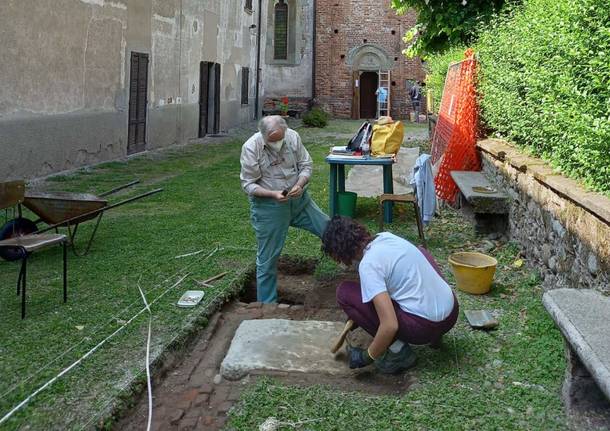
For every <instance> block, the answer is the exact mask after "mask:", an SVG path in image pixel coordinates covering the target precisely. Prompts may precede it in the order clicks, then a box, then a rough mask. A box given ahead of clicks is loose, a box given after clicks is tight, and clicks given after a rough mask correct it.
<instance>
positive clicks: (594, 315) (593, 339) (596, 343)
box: [542, 289, 610, 421]
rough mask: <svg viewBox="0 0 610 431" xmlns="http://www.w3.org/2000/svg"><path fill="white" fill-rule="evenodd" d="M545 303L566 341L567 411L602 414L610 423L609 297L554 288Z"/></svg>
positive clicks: (564, 391) (545, 298) (565, 388)
mask: <svg viewBox="0 0 610 431" xmlns="http://www.w3.org/2000/svg"><path fill="white" fill-rule="evenodd" d="M542 302H543V303H544V306H545V307H546V309H547V311H548V312H549V313H550V315H551V316H552V317H553V320H555V323H556V324H557V326H558V327H559V329H560V330H561V333H562V334H563V337H564V339H565V341H566V356H567V358H566V359H567V362H568V366H567V372H566V378H565V381H564V385H563V399H564V403H565V405H566V408H567V409H568V411H569V412H570V413H579V412H582V411H589V412H590V411H595V412H601V413H602V416H605V418H604V419H605V420H609V421H610V403H609V402H608V400H610V297H608V296H604V295H603V294H601V293H600V292H597V291H595V290H589V289H555V290H550V291H548V292H546V293H545V294H544V296H543V298H542Z"/></svg>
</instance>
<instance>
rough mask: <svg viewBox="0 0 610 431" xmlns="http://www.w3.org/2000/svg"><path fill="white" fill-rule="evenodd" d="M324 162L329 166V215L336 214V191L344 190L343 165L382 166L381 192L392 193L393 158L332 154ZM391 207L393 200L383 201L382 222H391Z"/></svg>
mask: <svg viewBox="0 0 610 431" xmlns="http://www.w3.org/2000/svg"><path fill="white" fill-rule="evenodd" d="M326 163H328V165H329V166H330V175H329V178H330V187H329V189H328V209H329V211H330V214H331V216H334V215H336V214H337V211H338V205H337V201H338V193H339V192H344V191H345V165H368V166H371V165H374V166H383V193H386V194H392V193H394V183H393V180H392V165H393V164H394V159H391V158H375V157H368V158H363V157H357V156H354V157H353V158H351V157H349V156H339V157H335V156H333V155H332V154H331V155H329V156H327V157H326ZM392 207H393V202H384V203H383V218H384V223H392Z"/></svg>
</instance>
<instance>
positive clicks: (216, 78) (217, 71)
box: [214, 63, 220, 134]
mask: <svg viewBox="0 0 610 431" xmlns="http://www.w3.org/2000/svg"><path fill="white" fill-rule="evenodd" d="M218 133H220V64H218V63H214V134H218Z"/></svg>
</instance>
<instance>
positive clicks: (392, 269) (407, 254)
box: [358, 232, 454, 322]
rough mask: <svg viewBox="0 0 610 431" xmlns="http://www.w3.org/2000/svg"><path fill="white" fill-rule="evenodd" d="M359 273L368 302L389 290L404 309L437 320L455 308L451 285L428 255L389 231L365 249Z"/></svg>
mask: <svg viewBox="0 0 610 431" xmlns="http://www.w3.org/2000/svg"><path fill="white" fill-rule="evenodd" d="M358 273H359V274H360V289H361V290H362V301H363V302H365V303H367V302H370V301H372V300H373V298H374V297H375V296H377V295H378V294H380V293H382V292H388V294H389V295H390V298H392V299H393V300H394V301H396V302H397V303H398V305H399V306H400V308H401V309H403V310H404V311H406V312H408V313H411V314H415V315H417V316H421V317H423V318H424V319H428V320H430V321H433V322H440V321H441V320H444V319H445V318H446V317H447V316H448V315H449V314H450V313H451V310H452V309H453V301H454V298H453V293H452V291H451V287H449V285H448V284H447V283H446V282H445V280H443V279H442V278H441V276H440V275H439V274H438V273H437V272H436V270H435V269H434V268H433V267H432V265H431V264H430V262H428V260H427V259H426V256H424V255H423V254H422V252H421V251H419V249H418V248H417V247H415V246H414V245H413V244H411V243H410V242H409V241H407V240H405V239H403V238H400V237H398V236H396V235H394V234H391V233H389V232H382V233H380V234H379V235H377V236H376V237H375V239H374V240H373V241H372V242H371V243H370V244H369V245H368V247H367V248H366V249H365V250H364V256H363V257H362V261H360V265H358Z"/></svg>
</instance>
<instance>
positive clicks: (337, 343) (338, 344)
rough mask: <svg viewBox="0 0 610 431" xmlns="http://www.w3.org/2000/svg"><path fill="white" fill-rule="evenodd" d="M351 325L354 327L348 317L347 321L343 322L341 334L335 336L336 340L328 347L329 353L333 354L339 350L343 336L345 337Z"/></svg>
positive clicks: (343, 339)
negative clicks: (343, 326) (337, 336)
mask: <svg viewBox="0 0 610 431" xmlns="http://www.w3.org/2000/svg"><path fill="white" fill-rule="evenodd" d="M353 327H354V321H353V320H351V319H349V320H348V321H347V322H345V328H343V332H341V335H339V338H337V341H335V344H333V346H332V347H331V348H330V353H333V354H334V353H337V352H338V351H339V349H340V348H341V346H343V342H344V341H345V337H347V334H348V332H349V331H351V330H352V328H353Z"/></svg>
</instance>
